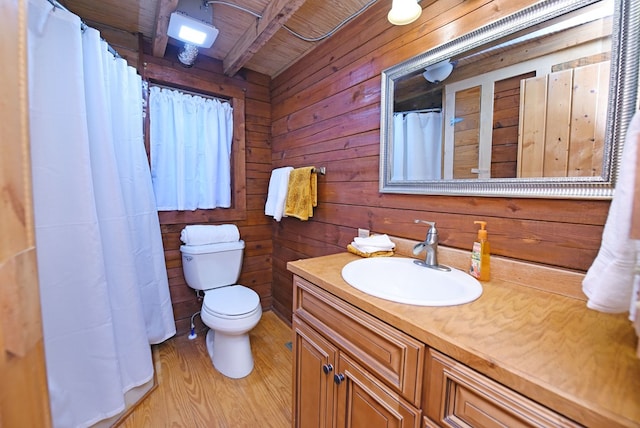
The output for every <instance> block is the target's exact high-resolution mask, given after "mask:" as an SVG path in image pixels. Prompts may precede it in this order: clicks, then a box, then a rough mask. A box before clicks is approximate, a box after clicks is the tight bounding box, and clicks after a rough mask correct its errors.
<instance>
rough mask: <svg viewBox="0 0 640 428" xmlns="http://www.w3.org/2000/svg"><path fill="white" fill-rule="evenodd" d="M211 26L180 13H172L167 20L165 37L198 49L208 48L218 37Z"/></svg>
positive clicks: (215, 30) (216, 31) (214, 28)
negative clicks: (189, 44)
mask: <svg viewBox="0 0 640 428" xmlns="http://www.w3.org/2000/svg"><path fill="white" fill-rule="evenodd" d="M218 32H219V31H218V29H217V28H216V27H214V26H213V25H211V24H209V23H207V22H204V21H199V20H197V19H194V18H191V17H190V16H188V15H186V14H184V13H182V12H173V13H172V14H171V17H170V18H169V28H168V29H167V35H168V36H169V37H173V38H174V39H178V40H181V41H183V42H185V43H191V44H192V45H196V46H197V47H199V48H210V47H211V45H213V42H215V40H216V38H217V37H218Z"/></svg>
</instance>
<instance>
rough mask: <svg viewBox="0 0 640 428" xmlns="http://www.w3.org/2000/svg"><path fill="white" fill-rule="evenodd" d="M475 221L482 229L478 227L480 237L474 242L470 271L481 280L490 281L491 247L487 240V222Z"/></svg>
mask: <svg viewBox="0 0 640 428" xmlns="http://www.w3.org/2000/svg"><path fill="white" fill-rule="evenodd" d="M473 223H474V224H479V225H480V229H478V239H477V240H476V241H475V242H474V243H473V248H472V250H471V266H470V267H469V273H470V274H471V276H473V277H475V278H477V279H479V280H480V281H488V280H489V278H490V276H491V273H490V271H491V266H490V256H491V248H490V246H489V241H488V240H487V230H486V227H487V222H486V221H474V222H473Z"/></svg>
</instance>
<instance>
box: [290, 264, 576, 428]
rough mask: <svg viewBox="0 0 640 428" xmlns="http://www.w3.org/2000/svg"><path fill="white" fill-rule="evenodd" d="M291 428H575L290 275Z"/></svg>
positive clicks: (572, 424) (456, 362) (422, 344)
mask: <svg viewBox="0 0 640 428" xmlns="http://www.w3.org/2000/svg"><path fill="white" fill-rule="evenodd" d="M293 313H294V314H293V331H294V347H293V351H294V381H293V390H294V391H293V394H294V412H293V426H294V427H300V428H310V427H365V428H376V427H398V428H400V427H403V428H408V427H414V428H418V427H423V428H436V427H474V428H475V427H510V428H519V427H578V426H580V425H578V424H576V423H575V422H573V421H571V420H570V419H567V418H565V417H564V416H562V415H560V414H558V413H556V412H554V411H552V410H550V409H548V408H546V407H544V406H541V405H540V404H538V403H536V402H534V401H532V400H530V399H529V398H527V397H524V396H522V395H520V394H518V393H516V392H514V391H512V390H510V389H509V388H506V387H505V386H503V385H501V384H499V383H497V382H495V381H494V380H492V379H490V378H488V377H486V376H484V375H482V374H480V373H478V372H476V371H474V370H472V369H471V368H469V367H467V366H465V365H464V364H462V363H460V362H458V361H456V360H454V359H452V358H450V357H448V356H446V355H444V354H442V353H440V352H438V351H437V350H435V349H430V348H429V349H427V347H426V345H425V344H424V343H422V342H420V341H418V340H416V339H414V338H413V337H411V336H408V335H407V334H405V333H404V332H402V331H400V330H398V329H396V328H394V327H392V326H390V325H389V324H387V323H385V322H383V321H381V320H379V319H378V318H375V317H373V316H371V315H370V314H368V313H366V312H364V311H362V310H361V309H358V308H356V307H354V306H352V305H350V304H348V303H346V302H345V301H343V300H342V299H340V298H338V297H336V296H334V295H332V294H330V293H328V292H326V291H325V290H323V289H321V288H320V287H317V286H316V285H314V284H312V283H310V282H308V281H306V280H304V279H302V278H300V277H297V276H294V311H293Z"/></svg>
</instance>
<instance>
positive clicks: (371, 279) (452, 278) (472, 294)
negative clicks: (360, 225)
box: [342, 257, 482, 306]
mask: <svg viewBox="0 0 640 428" xmlns="http://www.w3.org/2000/svg"><path fill="white" fill-rule="evenodd" d="M415 261H417V260H416V259H410V258H405V257H373V258H368V259H360V260H355V261H353V262H350V263H348V264H347V265H346V266H345V267H344V268H343V269H342V277H343V278H344V280H345V281H347V283H348V284H349V285H351V286H352V287H354V288H357V289H358V290H360V291H362V292H365V293H367V294H370V295H372V296H376V297H380V298H381V299H386V300H391V301H393V302H398V303H407V304H410V305H418V306H453V305H461V304H463V303H469V302H471V301H473V300H475V299H477V298H478V297H480V295H481V294H482V285H481V284H480V283H479V282H478V281H477V280H476V279H475V278H473V277H472V276H471V275H469V274H467V273H465V272H463V271H461V270H458V269H454V268H451V270H450V271H448V272H444V271H440V270H436V269H431V268H428V267H424V266H420V265H418V264H416V263H414V262H415ZM418 262H419V261H418Z"/></svg>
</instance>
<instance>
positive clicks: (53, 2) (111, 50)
mask: <svg viewBox="0 0 640 428" xmlns="http://www.w3.org/2000/svg"><path fill="white" fill-rule="evenodd" d="M47 1H48V2H49V3H51V5H52V6H53V7H54V8H58V9H62V10H64V11H67V12H69V13H73V12H71V11H70V10H69V9H67V8H66V7H64V6H63V5H61V4H60V3H58V2H57V1H56V0H47ZM74 15H75V14H74ZM87 27H88V25H87V24H86V23H85V22H84V21H83V20H82V19H80V29H82V31H84V29H85V28H87ZM100 40H102V41H104V42H106V43H107V49H109V53H111V55H113V56H114V57H116V58H122V57H121V56H120V54H119V53H118V52H116V50H115V49H114V48H112V47H111V45H110V44H109V42H107V41H106V40H105V39H103V38H102V37H101V38H100Z"/></svg>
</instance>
